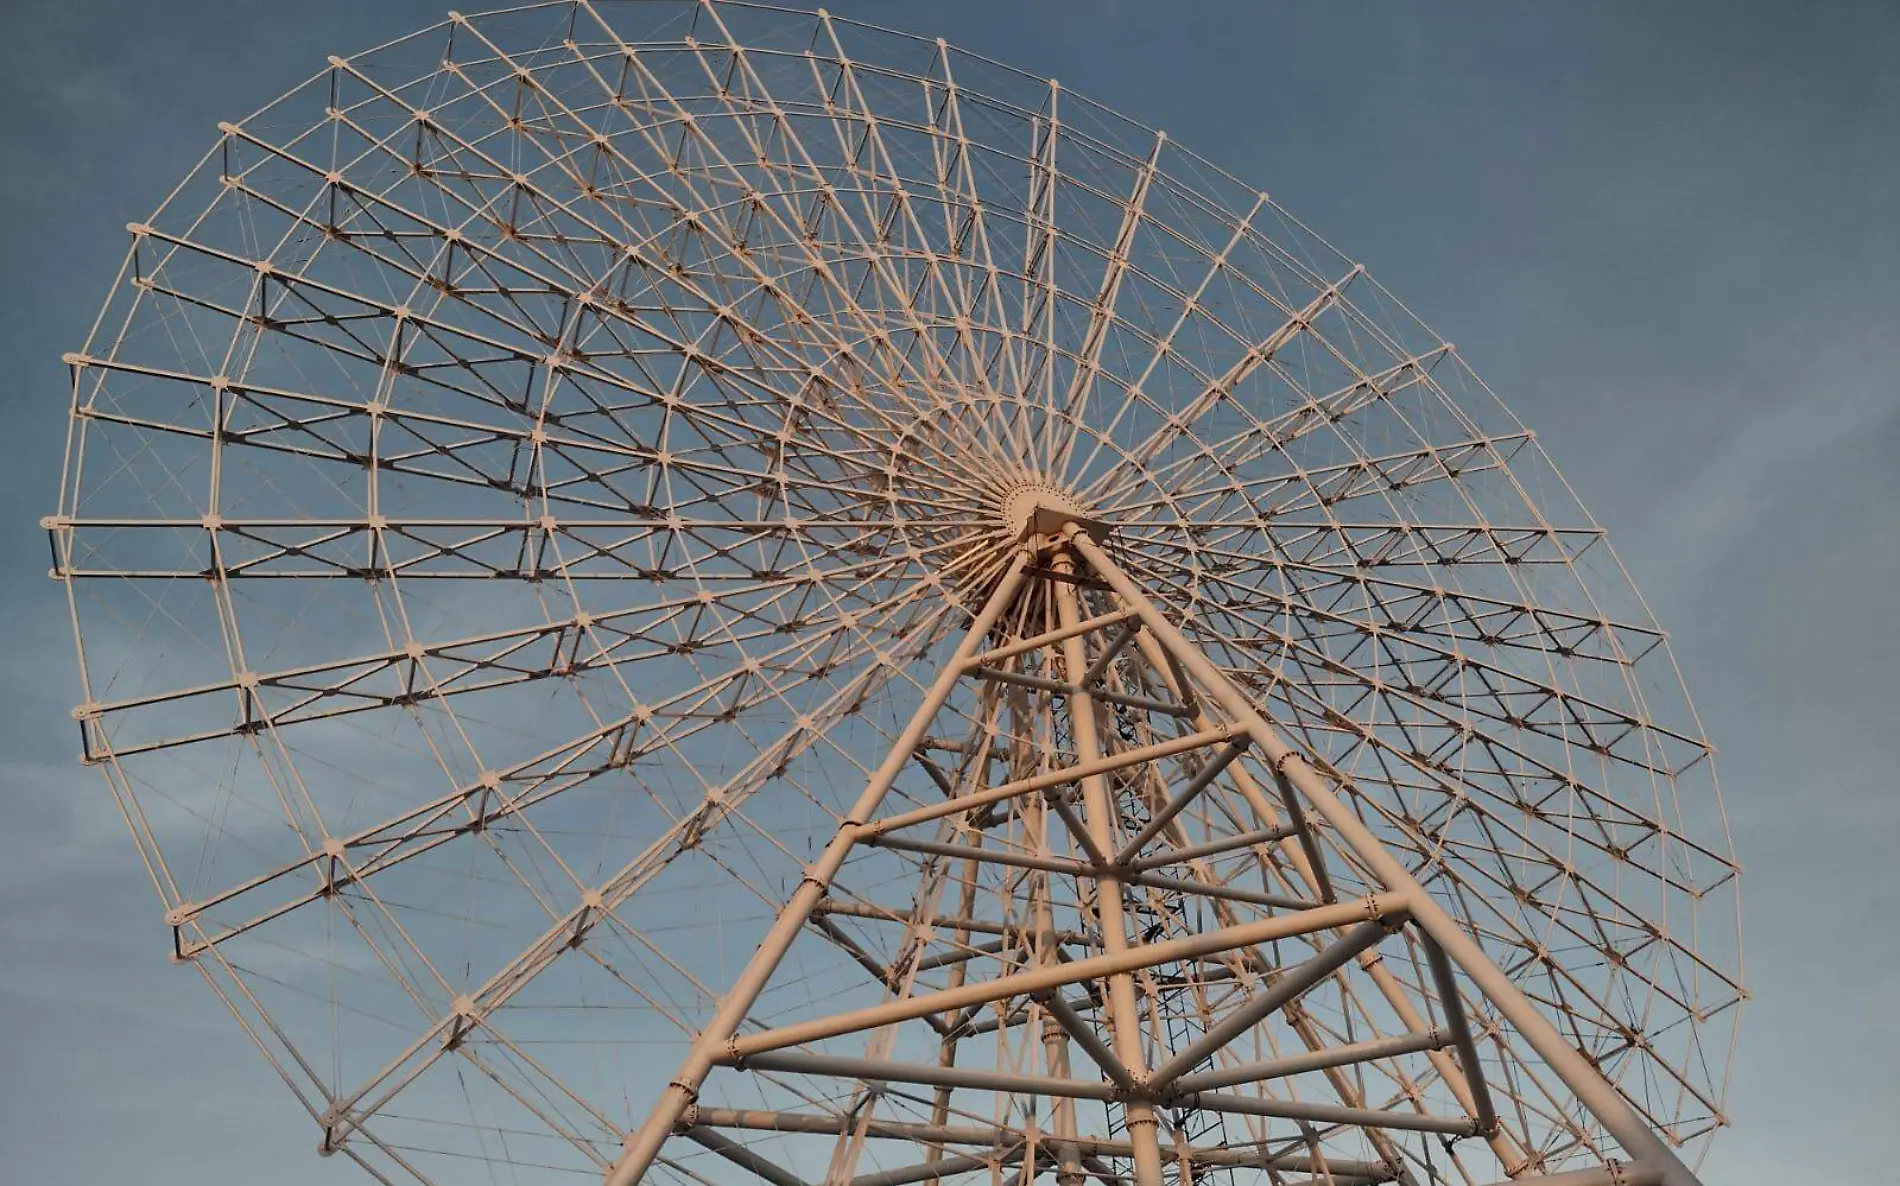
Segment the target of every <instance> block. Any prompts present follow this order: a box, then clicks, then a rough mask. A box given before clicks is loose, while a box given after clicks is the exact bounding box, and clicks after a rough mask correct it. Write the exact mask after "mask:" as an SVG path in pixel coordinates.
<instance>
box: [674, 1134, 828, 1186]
mask: <svg viewBox="0 0 1900 1186" xmlns="http://www.w3.org/2000/svg"><path fill="white" fill-rule="evenodd" d="M680 1135H681V1136H683V1137H685V1138H686V1139H687V1140H689V1141H691V1142H693V1144H695V1145H698V1146H700V1147H701V1148H704V1149H708V1150H711V1151H712V1152H714V1153H717V1154H718V1155H719V1156H721V1157H723V1158H725V1159H726V1160H727V1161H730V1162H731V1163H732V1164H734V1165H736V1166H738V1167H739V1168H741V1169H743V1170H746V1171H747V1172H748V1173H751V1174H753V1175H754V1176H756V1177H760V1178H764V1179H765V1180H766V1181H767V1182H770V1183H772V1186H811V1184H810V1183H808V1182H806V1181H805V1179H803V1178H801V1177H799V1176H798V1175H797V1174H794V1173H792V1172H790V1171H789V1170H786V1169H785V1168H783V1167H781V1166H780V1165H778V1163H776V1162H773V1161H770V1160H767V1159H766V1158H764V1157H761V1156H759V1155H758V1154H757V1153H754V1152H753V1151H752V1150H750V1149H748V1148H746V1147H745V1146H744V1145H741V1144H740V1143H739V1142H737V1141H735V1140H733V1139H732V1138H730V1137H724V1136H721V1135H719V1134H718V1133H716V1132H714V1131H713V1130H711V1129H710V1128H700V1127H694V1128H689V1129H687V1130H686V1131H685V1132H683V1133H681V1134H680Z"/></svg>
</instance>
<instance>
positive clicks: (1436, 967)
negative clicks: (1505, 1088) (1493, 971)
mask: <svg viewBox="0 0 1900 1186" xmlns="http://www.w3.org/2000/svg"><path fill="white" fill-rule="evenodd" d="M1424 943H1425V961H1426V962H1427V963H1428V964H1430V965H1431V968H1432V981H1433V983H1435V984H1436V985H1437V986H1438V1003H1439V1005H1440V1007H1442V1008H1443V1009H1444V1010H1445V1028H1446V1029H1448V1030H1450V1031H1451V1039H1452V1042H1453V1044H1454V1045H1456V1046H1457V1047H1458V1069H1459V1070H1460V1071H1462V1072H1464V1076H1465V1086H1466V1088H1468V1089H1469V1090H1470V1092H1471V1106H1472V1109H1473V1110H1472V1115H1473V1116H1475V1117H1477V1120H1478V1131H1479V1132H1481V1133H1490V1132H1492V1131H1494V1130H1495V1129H1496V1128H1497V1126H1498V1113H1497V1109H1496V1108H1495V1107H1493V1106H1492V1104H1491V1089H1490V1088H1488V1087H1486V1086H1485V1083H1484V1069H1483V1068H1482V1067H1480V1066H1479V1065H1478V1044H1477V1043H1476V1042H1474V1041H1473V1040H1472V1038H1471V1023H1470V1022H1469V1021H1467V1020H1466V1019H1465V1003H1464V1000H1463V999H1462V998H1461V997H1460V995H1459V993H1458V981H1457V979H1456V978H1454V977H1453V976H1452V974H1451V961H1449V960H1447V959H1446V958H1445V952H1444V950H1443V949H1442V948H1440V947H1439V946H1438V944H1436V943H1434V942H1432V938H1431V936H1430V935H1427V936H1425V940H1424Z"/></svg>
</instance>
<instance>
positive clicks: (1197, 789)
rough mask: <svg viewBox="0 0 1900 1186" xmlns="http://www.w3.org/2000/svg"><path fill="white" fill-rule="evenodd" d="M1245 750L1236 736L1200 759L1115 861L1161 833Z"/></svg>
mask: <svg viewBox="0 0 1900 1186" xmlns="http://www.w3.org/2000/svg"><path fill="white" fill-rule="evenodd" d="M1246 750H1247V742H1246V741H1245V740H1244V739H1241V740H1236V741H1234V742H1232V743H1231V744H1229V745H1228V746H1227V748H1226V749H1223V750H1222V751H1221V752H1220V753H1218V754H1215V755H1214V756H1213V757H1211V758H1209V759H1208V760H1207V761H1206V762H1204V763H1202V764H1201V768H1200V770H1198V771H1196V772H1195V775H1194V778H1193V779H1192V780H1191V781H1190V782H1189V783H1188V784H1187V785H1186V786H1184V787H1182V788H1181V790H1180V792H1179V793H1177V794H1176V795H1175V796H1174V798H1172V799H1170V800H1168V802H1167V804H1166V805H1165V806H1163V807H1162V808H1161V810H1160V811H1157V812H1155V815H1154V818H1153V819H1151V820H1149V821H1148V826H1147V827H1145V828H1143V829H1142V830H1141V831H1140V832H1137V833H1136V834H1135V838H1134V839H1133V840H1130V841H1129V842H1128V843H1127V844H1126V845H1124V846H1123V847H1122V850H1121V851H1120V852H1118V853H1116V854H1115V863H1116V864H1117V865H1126V864H1128V863H1129V862H1130V861H1132V860H1134V859H1135V857H1137V856H1138V855H1140V853H1141V850H1142V849H1143V848H1144V847H1145V846H1146V845H1147V843H1148V842H1149V841H1150V840H1153V839H1154V838H1155V837H1156V836H1159V835H1161V830H1162V829H1163V828H1166V827H1167V826H1168V825H1169V824H1171V823H1173V822H1174V817H1175V816H1177V815H1180V814H1181V812H1183V811H1184V810H1186V809H1187V805H1188V804H1190V803H1192V802H1194V800H1195V797H1196V796H1198V795H1199V794H1200V793H1201V792H1202V791H1204V790H1206V789H1207V788H1208V786H1209V785H1210V784H1212V783H1213V781H1214V780H1215V779H1216V778H1219V777H1220V772H1221V771H1223V770H1225V769H1227V767H1228V766H1229V765H1231V764H1232V763H1233V760H1234V759H1235V758H1238V757H1239V756H1240V755H1241V754H1243V753H1245V752H1246Z"/></svg>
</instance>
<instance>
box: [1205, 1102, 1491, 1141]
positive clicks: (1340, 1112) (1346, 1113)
mask: <svg viewBox="0 0 1900 1186" xmlns="http://www.w3.org/2000/svg"><path fill="white" fill-rule="evenodd" d="M1168 1102H1169V1103H1170V1104H1171V1105H1173V1106H1175V1107H1186V1108H1205V1109H1206V1110H1207V1111H1209V1112H1231V1113H1234V1114H1235V1115H1240V1116H1271V1117H1277V1118H1279V1119H1282V1120H1312V1121H1317V1122H1318V1123H1321V1124H1348V1125H1353V1126H1355V1127H1359V1128H1399V1129H1405V1130H1407V1131H1410V1132H1435V1133H1442V1134H1444V1135H1445V1136H1448V1137H1470V1136H1476V1135H1477V1132H1478V1126H1477V1122H1476V1121H1474V1120H1468V1119H1465V1118H1463V1117H1459V1118H1457V1119H1453V1118H1452V1117H1449V1116H1430V1115H1426V1114H1424V1113H1421V1112H1385V1111H1380V1110H1379V1109H1376V1108H1347V1107H1342V1106H1341V1105H1339V1104H1310V1103H1306V1102H1305V1101H1303V1100H1276V1099H1266V1098H1264V1097H1262V1096H1254V1095H1221V1094H1217V1093H1215V1092H1210V1091H1203V1092H1197V1093H1195V1094H1193V1095H1183V1096H1176V1097H1175V1098H1174V1099H1172V1100H1170V1101H1168Z"/></svg>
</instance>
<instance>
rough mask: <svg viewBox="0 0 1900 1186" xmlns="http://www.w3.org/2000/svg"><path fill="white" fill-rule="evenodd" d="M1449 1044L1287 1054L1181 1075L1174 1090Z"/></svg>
mask: <svg viewBox="0 0 1900 1186" xmlns="http://www.w3.org/2000/svg"><path fill="white" fill-rule="evenodd" d="M1450 1041H1451V1035H1449V1034H1443V1033H1439V1032H1438V1031H1436V1030H1427V1031H1425V1032H1423V1033H1417V1034H1400V1035H1399V1036H1398V1037H1396V1038H1375V1039H1373V1040H1372V1041H1368V1042H1354V1043H1351V1044H1350V1045H1346V1046H1334V1047H1330V1048H1328V1049H1325V1050H1309V1051H1307V1052H1306V1053H1305V1054H1290V1055H1288V1056H1286V1057H1285V1058H1270V1059H1266V1060H1264V1061H1262V1062H1249V1063H1242V1064H1241V1065H1239V1066H1234V1067H1220V1068H1218V1069H1216V1070H1212V1071H1202V1072H1201V1073H1200V1074H1198V1075H1183V1076H1181V1077H1180V1078H1179V1079H1177V1080H1175V1081H1174V1089H1175V1090H1176V1091H1182V1092H1187V1093H1189V1094H1192V1093H1194V1092H1197V1091H1211V1090H1213V1089H1214V1088H1217V1087H1232V1086H1234V1084H1236V1083H1259V1082H1261V1081H1263V1080H1266V1079H1284V1078H1287V1077H1288V1076H1291V1075H1299V1074H1304V1073H1305V1072H1307V1071H1323V1070H1325V1069H1326V1068H1327V1067H1344V1066H1351V1065H1352V1064H1353V1063H1356V1062H1370V1061H1372V1060H1373V1059H1378V1058H1396V1057H1397V1056H1399V1055H1401V1054H1416V1053H1417V1052H1419V1051H1421V1050H1437V1049H1439V1048H1441V1047H1443V1046H1444V1045H1445V1044H1446V1043H1448V1042H1450Z"/></svg>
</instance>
